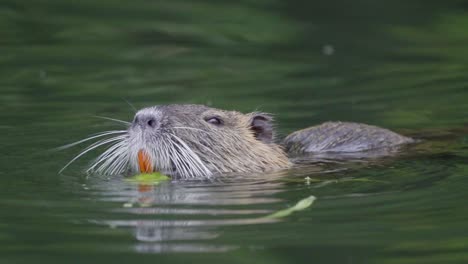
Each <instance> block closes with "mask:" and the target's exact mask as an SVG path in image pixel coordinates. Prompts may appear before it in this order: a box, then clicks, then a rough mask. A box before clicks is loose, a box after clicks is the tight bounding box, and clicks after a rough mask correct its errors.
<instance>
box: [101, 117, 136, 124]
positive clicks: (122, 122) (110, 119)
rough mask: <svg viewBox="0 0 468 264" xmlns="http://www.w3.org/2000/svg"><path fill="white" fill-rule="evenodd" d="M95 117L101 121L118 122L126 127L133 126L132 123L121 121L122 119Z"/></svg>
mask: <svg viewBox="0 0 468 264" xmlns="http://www.w3.org/2000/svg"><path fill="white" fill-rule="evenodd" d="M93 117H95V118H100V119H105V120H109V121H114V122H117V123H121V124H124V125H126V126H129V125H131V124H132V123H131V122H127V121H124V120H120V119H115V118H110V117H107V116H93Z"/></svg>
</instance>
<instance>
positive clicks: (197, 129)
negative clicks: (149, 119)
mask: <svg viewBox="0 0 468 264" xmlns="http://www.w3.org/2000/svg"><path fill="white" fill-rule="evenodd" d="M172 128H176V129H187V130H195V131H200V132H203V133H207V134H208V131H205V130H202V129H199V128H194V127H172Z"/></svg>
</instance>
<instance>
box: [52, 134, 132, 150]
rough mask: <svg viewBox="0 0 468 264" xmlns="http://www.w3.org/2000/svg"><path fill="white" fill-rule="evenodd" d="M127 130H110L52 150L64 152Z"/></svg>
mask: <svg viewBox="0 0 468 264" xmlns="http://www.w3.org/2000/svg"><path fill="white" fill-rule="evenodd" d="M126 132H127V130H111V131H105V132H101V133H98V134H96V135H95V136H91V137H88V138H85V139H82V140H78V141H76V142H73V143H70V144H67V145H64V146H61V147H58V148H55V149H54V150H64V149H68V148H71V147H74V146H76V145H79V144H81V143H84V142H86V141H89V140H92V139H95V138H99V137H103V136H108V135H114V134H123V133H126Z"/></svg>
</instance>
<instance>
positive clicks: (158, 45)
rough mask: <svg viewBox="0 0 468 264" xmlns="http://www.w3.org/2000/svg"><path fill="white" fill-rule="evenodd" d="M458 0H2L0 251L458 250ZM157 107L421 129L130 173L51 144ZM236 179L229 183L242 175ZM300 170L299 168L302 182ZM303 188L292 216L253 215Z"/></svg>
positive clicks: (26, 257) (463, 219)
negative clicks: (330, 147)
mask: <svg viewBox="0 0 468 264" xmlns="http://www.w3.org/2000/svg"><path fill="white" fill-rule="evenodd" d="M467 8H468V6H467V5H466V3H464V2H463V1H455V0H453V1H444V2H440V1H412V2H411V3H408V2H406V1H392V2H389V1H364V0H361V1H353V3H348V2H346V1H335V0H334V1H327V2H326V3H325V2H317V1H312V2H311V1H299V0H296V1H275V0H262V1H248V0H244V1H236V2H232V1H231V2H229V1H209V0H207V1H196V2H187V1H165V2H164V1H142V0H137V1H131V2H123V1H110V0H105V1H89V0H85V1H79V2H73V3H72V2H64V1H59V0H48V1H46V0H41V1H12V0H4V1H2V3H0V48H1V53H0V63H1V65H2V67H1V68H0V120H1V122H0V131H1V135H2V136H1V137H0V168H1V170H0V206H1V207H0V208H1V209H2V213H1V214H0V219H1V221H0V262H1V263H31V262H38V261H39V262H41V263H42V262H47V263H70V262H76V263H83V262H85V261H87V262H92V263H94V262H97V261H99V262H100V263H107V262H108V263H115V262H133V263H134V262H141V261H143V262H150V261H151V262H161V261H168V262H169V261H170V262H171V263H172V262H173V263H217V262H220V261H223V262H233V263H234V262H242V263H244V262H255V263H284V262H291V263H298V262H307V263H425V264H426V263H466V262H467V261H468V253H467V252H468V239H467V237H468V231H467V230H468V228H467V223H468V213H466V210H465V207H466V200H467V198H468V194H467V192H466V186H467V184H468V162H467V161H468V132H467V130H468V129H467V123H468V119H467V116H468V115H467V114H468V103H467V102H468V85H467V83H468V77H467V74H466V73H467V72H468V66H467V65H468V64H467V63H468V49H467V48H466V47H467V46H468V34H466V28H467V26H468V16H467V15H468V14H467ZM126 100H127V101H129V102H131V103H132V104H133V105H135V107H137V108H141V107H145V106H150V105H155V104H168V103H201V104H207V105H211V106H215V107H219V108H225V109H236V110H239V111H243V112H249V111H254V110H262V111H266V112H271V113H274V114H275V117H276V121H277V123H278V130H279V134H280V135H282V136H284V135H287V134H288V133H290V132H292V131H295V130H297V129H300V128H304V127H307V126H310V125H314V124H318V123H320V122H324V121H328V120H344V121H355V122H364V123H369V124H374V125H378V126H383V127H387V128H390V129H393V130H396V131H399V132H401V133H405V134H408V135H412V136H415V137H418V138H421V139H423V143H421V144H420V145H418V146H416V147H414V148H411V149H410V150H407V151H406V152H405V153H403V154H402V155H401V156H399V157H396V158H387V159H379V160H372V162H353V163H337V164H317V165H315V166H307V167H300V168H296V169H292V170H289V171H284V172H277V173H271V174H267V175H239V177H233V178H232V179H229V180H225V181H218V182H214V183H209V182H181V181H175V182H165V183H162V184H160V185H157V186H147V185H136V184H133V183H129V182H127V181H125V179H124V178H123V177H107V176H105V175H102V176H94V177H87V176H86V174H85V173H83V172H82V171H83V169H85V168H86V165H87V163H88V162H89V161H90V160H91V159H92V158H94V157H95V156H96V155H97V154H98V152H95V153H91V154H90V155H88V156H87V157H85V158H83V159H82V160H80V161H79V162H77V163H75V164H74V165H72V166H71V167H70V168H69V169H68V170H66V171H65V172H64V173H62V174H58V171H59V170H60V169H61V168H62V167H63V166H64V165H65V164H66V163H67V162H68V161H69V160H70V159H71V158H73V156H74V155H76V154H77V153H78V152H79V150H80V149H79V148H73V149H69V150H66V151H63V152H53V151H52V152H51V151H49V150H50V149H53V148H55V147H58V146H61V145H64V144H66V143H69V142H72V141H75V140H78V139H80V138H83V137H85V136H87V135H89V134H92V133H96V132H100V131H103V130H108V129H116V128H119V126H118V125H116V124H113V123H112V122H107V121H103V120H99V119H96V118H94V117H93V116H96V115H99V116H109V117H113V118H119V119H124V120H131V118H132V116H133V114H134V110H133V109H132V107H130V106H129V105H128V104H127V103H126ZM241 176H242V177H241ZM306 177H309V178H310V180H306V179H305V178H306ZM310 195H314V196H315V197H317V200H316V202H315V203H314V204H313V205H312V206H311V207H310V208H308V209H307V210H304V211H301V212H296V213H295V214H293V215H291V216H288V217H286V218H283V219H267V218H264V216H265V215H268V214H270V213H272V212H275V211H277V210H281V209H284V208H287V207H289V206H292V205H294V204H295V203H296V202H297V201H299V200H300V199H302V198H305V197H308V196H310Z"/></svg>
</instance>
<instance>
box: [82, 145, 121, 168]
mask: <svg viewBox="0 0 468 264" xmlns="http://www.w3.org/2000/svg"><path fill="white" fill-rule="evenodd" d="M126 145H127V142H126V140H125V139H123V140H121V141H119V142H117V143H115V144H113V145H112V146H110V147H109V148H108V149H107V150H106V151H104V152H103V153H102V154H101V155H99V156H98V157H97V158H96V159H95V160H94V162H93V163H92V165H91V167H89V168H88V169H87V172H91V171H92V170H94V168H96V167H97V165H99V164H100V163H102V162H104V163H106V162H105V161H108V160H113V159H115V157H114V156H115V155H118V154H121V153H122V151H120V153H116V152H117V151H118V150H121V148H123V147H124V146H126Z"/></svg>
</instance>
